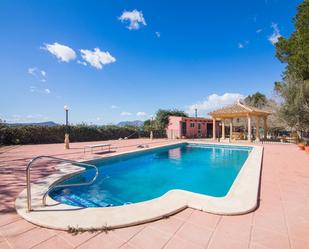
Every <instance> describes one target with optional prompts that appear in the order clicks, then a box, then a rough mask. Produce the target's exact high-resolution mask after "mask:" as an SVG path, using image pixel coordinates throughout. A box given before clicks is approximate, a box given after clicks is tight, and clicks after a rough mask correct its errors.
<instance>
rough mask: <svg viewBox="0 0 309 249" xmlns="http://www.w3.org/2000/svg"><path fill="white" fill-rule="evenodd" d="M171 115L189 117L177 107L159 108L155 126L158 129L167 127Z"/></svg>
mask: <svg viewBox="0 0 309 249" xmlns="http://www.w3.org/2000/svg"><path fill="white" fill-rule="evenodd" d="M169 116H179V117H188V115H187V114H186V113H185V112H184V111H181V110H177V109H168V110H164V109H159V110H158V111H157V113H156V120H155V126H156V127H157V129H165V128H166V126H167V124H168V122H169V120H168V117H169Z"/></svg>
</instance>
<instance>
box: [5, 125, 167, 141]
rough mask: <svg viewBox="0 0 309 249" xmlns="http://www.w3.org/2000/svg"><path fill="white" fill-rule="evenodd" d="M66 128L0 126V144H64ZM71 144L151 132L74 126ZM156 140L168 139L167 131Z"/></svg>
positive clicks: (110, 126) (127, 128)
mask: <svg viewBox="0 0 309 249" xmlns="http://www.w3.org/2000/svg"><path fill="white" fill-rule="evenodd" d="M64 133H65V126H64V125H57V126H8V125H3V126H0V144H5V145H12V144H48V143H63V141H64ZM69 133H70V141H71V142H85V141H100V140H112V139H119V138H124V137H128V138H138V137H149V134H150V133H149V132H146V131H143V130H139V129H138V128H137V127H132V126H128V127H119V126H113V125H108V126H93V125H92V126H89V125H73V126H70V127H69ZM154 137H155V138H164V137H166V134H165V131H154Z"/></svg>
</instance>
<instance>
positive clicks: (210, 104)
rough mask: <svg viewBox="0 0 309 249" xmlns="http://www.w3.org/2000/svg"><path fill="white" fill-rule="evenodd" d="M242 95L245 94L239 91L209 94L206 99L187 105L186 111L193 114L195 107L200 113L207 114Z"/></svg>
mask: <svg viewBox="0 0 309 249" xmlns="http://www.w3.org/2000/svg"><path fill="white" fill-rule="evenodd" d="M244 97H245V96H244V95H242V94H240V93H224V94H222V95H218V94H211V95H209V96H208V97H207V98H206V100H204V101H201V102H198V103H196V104H192V105H190V106H188V107H187V112H188V113H189V114H190V115H193V114H194V112H195V108H196V109H197V110H198V113H199V114H200V115H201V114H203V115H207V114H208V113H209V112H211V111H213V110H214V109H218V108H221V107H223V106H225V105H230V104H233V103H234V102H236V101H237V100H239V99H243V98H244Z"/></svg>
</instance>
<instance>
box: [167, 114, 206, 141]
mask: <svg viewBox="0 0 309 249" xmlns="http://www.w3.org/2000/svg"><path fill="white" fill-rule="evenodd" d="M182 123H186V129H182ZM191 124H192V125H191ZM199 124H200V128H199ZM193 125H194V127H192V126H193ZM210 126H212V120H211V119H206V118H184V117H176V116H170V117H169V123H168V125H167V128H166V133H167V137H168V138H172V139H173V138H182V136H185V137H187V138H193V137H194V138H197V137H204V138H205V137H207V134H209V133H210V132H211V130H210Z"/></svg>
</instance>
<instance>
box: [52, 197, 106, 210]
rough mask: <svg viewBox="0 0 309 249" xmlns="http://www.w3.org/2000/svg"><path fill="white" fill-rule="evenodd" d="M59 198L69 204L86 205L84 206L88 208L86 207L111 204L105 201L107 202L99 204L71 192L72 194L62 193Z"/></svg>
mask: <svg viewBox="0 0 309 249" xmlns="http://www.w3.org/2000/svg"><path fill="white" fill-rule="evenodd" d="M57 199H58V200H59V201H60V202H63V203H67V204H69V205H72V206H79V207H84V208H86V207H108V206H110V204H108V203H105V202H103V203H100V204H97V203H95V202H94V201H91V200H86V199H84V198H81V197H80V196H78V195H75V194H70V195H66V194H60V195H58V198H57Z"/></svg>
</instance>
